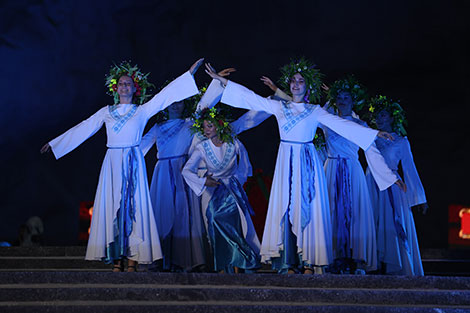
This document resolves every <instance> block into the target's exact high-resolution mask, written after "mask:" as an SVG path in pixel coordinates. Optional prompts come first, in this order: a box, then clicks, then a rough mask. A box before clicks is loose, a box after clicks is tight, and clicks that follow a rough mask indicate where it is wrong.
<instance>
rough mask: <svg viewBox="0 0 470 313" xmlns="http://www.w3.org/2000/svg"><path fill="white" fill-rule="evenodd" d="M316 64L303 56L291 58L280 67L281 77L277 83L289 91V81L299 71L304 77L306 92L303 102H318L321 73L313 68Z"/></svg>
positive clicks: (319, 98)
mask: <svg viewBox="0 0 470 313" xmlns="http://www.w3.org/2000/svg"><path fill="white" fill-rule="evenodd" d="M315 67H316V65H315V64H313V63H312V62H310V61H309V60H307V59H305V58H303V57H302V58H300V59H299V60H292V61H291V62H290V63H289V64H286V65H284V66H283V67H281V75H282V76H281V78H280V80H279V83H280V84H281V86H282V88H283V89H284V90H288V91H289V93H290V81H291V79H292V77H293V76H294V75H295V74H297V73H299V74H300V75H302V77H303V78H304V79H305V84H306V86H307V92H306V93H305V98H304V101H305V102H309V103H319V102H320V100H321V90H322V89H321V85H322V78H323V74H322V73H320V70H319V69H317V68H315Z"/></svg>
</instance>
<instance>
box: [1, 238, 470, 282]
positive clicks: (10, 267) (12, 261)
mask: <svg viewBox="0 0 470 313" xmlns="http://www.w3.org/2000/svg"><path fill="white" fill-rule="evenodd" d="M85 252H86V246H62V247H50V246H42V247H0V271H31V270H33V271H46V270H70V271H108V270H109V269H110V265H106V264H104V263H102V262H94V261H92V262H90V261H85V260H84V255H85ZM422 257H423V259H422V261H423V268H424V272H425V274H426V275H433V276H467V277H470V250H469V249H459V250H457V249H453V250H452V249H449V250H446V249H425V250H423V251H422ZM142 269H143V268H142ZM259 272H260V273H273V271H272V269H271V268H270V266H268V265H263V267H262V268H261V269H260V271H259Z"/></svg>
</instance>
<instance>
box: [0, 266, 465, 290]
mask: <svg viewBox="0 0 470 313" xmlns="http://www.w3.org/2000/svg"><path fill="white" fill-rule="evenodd" d="M0 284H2V285H11V286H19V285H39V284H66V285H73V284H96V285H103V284H115V285H120V284H137V285H156V284H159V285H186V286H193V285H198V286H200V285H205V286H224V285H230V286H253V287H282V288H340V289H348V288H349V289H356V288H359V289H413V290H447V291H452V290H456V291H459V290H470V277H445V276H423V277H410V276H385V275H364V276H360V275H334V274H325V275H301V274H293V275H279V274H212V273H153V272H137V273H112V272H110V271H106V272H56V271H54V272H46V271H44V272H0Z"/></svg>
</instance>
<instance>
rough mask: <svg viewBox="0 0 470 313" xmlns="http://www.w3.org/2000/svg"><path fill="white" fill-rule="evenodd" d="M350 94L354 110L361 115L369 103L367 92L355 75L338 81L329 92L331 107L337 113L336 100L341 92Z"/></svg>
mask: <svg viewBox="0 0 470 313" xmlns="http://www.w3.org/2000/svg"><path fill="white" fill-rule="evenodd" d="M342 91H343V92H348V93H349V94H350V95H351V97H352V100H353V110H354V111H355V112H356V113H359V112H360V111H361V110H362V108H363V107H364V105H365V104H366V102H367V90H366V88H365V87H364V86H363V85H362V84H361V83H359V81H358V80H357V79H356V77H354V76H353V75H349V76H347V77H346V78H343V79H340V80H337V81H335V82H334V83H333V85H331V87H330V89H329V90H328V100H329V103H330V106H331V107H333V108H334V109H335V111H337V110H338V109H337V107H336V98H337V97H338V95H339V93H340V92H342Z"/></svg>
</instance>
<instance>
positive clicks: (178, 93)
mask: <svg viewBox="0 0 470 313" xmlns="http://www.w3.org/2000/svg"><path fill="white" fill-rule="evenodd" d="M197 93H198V89H197V86H196V83H195V82H194V78H193V75H191V73H189V71H188V72H186V73H184V74H183V75H181V76H180V77H178V78H176V79H175V80H173V81H172V82H171V83H169V84H168V85H167V86H166V87H165V88H163V89H162V90H161V91H160V92H159V93H157V94H156V95H155V96H153V98H152V99H151V100H150V101H149V102H146V103H144V104H143V105H142V108H143V109H144V110H145V112H146V114H147V118H150V117H152V116H153V115H155V114H157V113H158V112H159V111H161V110H164V109H165V108H166V107H168V106H169V105H171V104H172V103H174V102H178V101H181V100H184V99H186V98H188V97H191V96H192V95H195V94H197Z"/></svg>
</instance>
